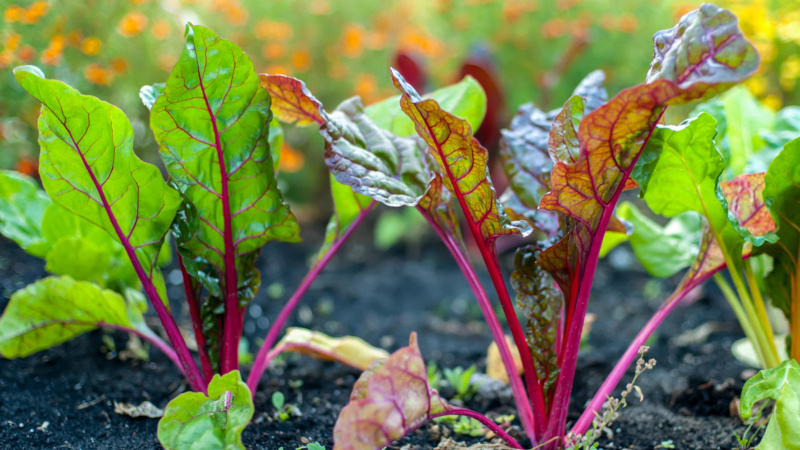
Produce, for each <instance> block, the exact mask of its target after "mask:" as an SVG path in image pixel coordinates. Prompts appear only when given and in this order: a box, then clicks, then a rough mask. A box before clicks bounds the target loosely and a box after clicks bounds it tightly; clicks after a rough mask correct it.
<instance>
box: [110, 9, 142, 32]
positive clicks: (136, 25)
mask: <svg viewBox="0 0 800 450" xmlns="http://www.w3.org/2000/svg"><path fill="white" fill-rule="evenodd" d="M146 26H147V17H145V15H144V14H142V13H140V12H138V11H133V12H130V13H128V14H126V15H125V17H123V18H122V20H121V21H120V22H119V25H118V26H117V31H119V34H121V35H123V36H125V37H132V36H136V35H137V34H139V33H141V32H142V31H144V28H145V27H146Z"/></svg>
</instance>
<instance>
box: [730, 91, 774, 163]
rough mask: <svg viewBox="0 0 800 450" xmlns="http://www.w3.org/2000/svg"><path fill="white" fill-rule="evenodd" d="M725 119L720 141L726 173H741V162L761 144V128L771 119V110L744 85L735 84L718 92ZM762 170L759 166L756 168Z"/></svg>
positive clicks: (769, 122) (757, 149) (771, 121)
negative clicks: (722, 136)
mask: <svg viewBox="0 0 800 450" xmlns="http://www.w3.org/2000/svg"><path fill="white" fill-rule="evenodd" d="M721 100H722V104H723V106H724V113H725V119H726V122H727V126H726V130H727V131H726V133H725V136H724V139H723V140H722V142H721V147H722V149H723V151H722V153H723V155H725V156H726V158H725V166H726V167H727V168H728V173H729V175H728V176H729V177H731V178H732V177H735V176H737V175H741V174H742V173H745V166H748V165H749V164H748V163H749V162H750V161H751V160H752V159H753V157H754V156H755V155H756V153H757V152H759V150H761V148H762V147H763V146H764V140H763V139H762V138H761V132H762V131H765V130H769V129H771V128H772V127H773V125H774V123H775V113H774V112H773V111H772V110H771V109H769V108H767V107H766V106H764V105H762V104H761V102H759V101H758V100H757V99H756V98H755V97H754V96H753V94H751V93H750V91H749V90H748V89H747V88H746V87H744V86H737V87H735V88H733V89H731V90H730V91H728V92H726V93H725V94H723V95H722V96H721ZM760 171H761V172H763V169H762V170H760Z"/></svg>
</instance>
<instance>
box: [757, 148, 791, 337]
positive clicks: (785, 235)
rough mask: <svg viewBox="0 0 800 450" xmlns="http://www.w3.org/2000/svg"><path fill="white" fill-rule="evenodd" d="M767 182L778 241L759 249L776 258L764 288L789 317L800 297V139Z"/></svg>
mask: <svg viewBox="0 0 800 450" xmlns="http://www.w3.org/2000/svg"><path fill="white" fill-rule="evenodd" d="M765 181H766V188H765V189H764V201H765V203H766V205H767V208H768V209H769V211H770V213H771V215H772V218H773V219H774V220H775V223H776V224H777V232H776V233H777V235H778V237H779V239H778V241H777V242H776V243H773V244H767V245H765V246H764V247H763V248H762V249H759V251H761V252H766V253H768V254H770V255H771V256H772V257H773V258H775V263H774V268H773V270H772V272H770V274H769V275H768V276H767V278H766V282H765V283H764V286H765V287H766V289H767V291H768V292H769V296H770V298H771V300H772V302H773V304H774V305H775V306H777V307H778V308H780V309H781V310H783V311H784V313H786V314H787V316H788V315H789V314H790V312H791V305H792V301H793V300H792V299H797V298H798V297H797V296H798V292H797V289H800V287H798V283H800V280H798V279H797V265H798V258H800V138H799V139H795V140H793V141H791V142H789V143H788V144H786V146H785V147H784V148H783V150H782V151H781V153H780V154H778V156H777V157H776V158H775V160H774V161H773V162H772V164H770V166H769V170H768V171H767V175H766V180H765ZM793 289H794V291H793ZM795 301H796V300H795ZM792 319H793V320H800V319H798V318H792ZM795 345H796V344H795Z"/></svg>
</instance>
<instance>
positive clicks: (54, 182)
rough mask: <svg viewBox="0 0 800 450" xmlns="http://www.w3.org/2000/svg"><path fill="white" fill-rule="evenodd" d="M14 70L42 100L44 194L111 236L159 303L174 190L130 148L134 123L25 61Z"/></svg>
mask: <svg viewBox="0 0 800 450" xmlns="http://www.w3.org/2000/svg"><path fill="white" fill-rule="evenodd" d="M14 75H15V76H16V78H17V81H18V82H19V83H20V85H21V86H22V87H23V88H24V89H25V90H26V91H28V92H29V93H30V94H31V95H33V96H34V97H35V98H36V99H37V100H39V101H40V102H42V111H41V116H40V117H39V133H40V136H39V144H40V146H41V154H40V163H39V168H40V173H41V176H42V184H43V185H44V188H45V190H46V191H47V193H48V194H49V196H50V198H51V199H53V201H54V202H55V203H57V204H59V205H60V206H62V207H64V208H66V209H68V210H69V211H71V212H72V213H74V214H77V215H79V216H80V217H82V218H83V219H86V220H87V221H89V222H91V223H92V224H94V225H96V226H98V227H100V228H102V229H104V230H105V231H106V232H107V233H108V234H109V235H111V236H113V237H114V238H115V239H117V240H118V241H119V242H120V243H121V244H122V246H123V247H124V248H125V250H126V253H127V254H128V256H129V257H130V258H131V259H133V258H134V257H135V260H134V261H132V262H133V263H134V264H135V266H136V265H140V266H141V269H142V272H143V276H144V277H146V278H148V279H150V280H152V281H153V283H154V284H155V285H156V286H157V289H158V291H159V294H160V296H161V297H162V301H164V302H166V296H165V295H164V289H163V278H162V276H161V271H160V270H159V269H158V266H157V260H158V257H159V253H160V252H161V249H162V246H163V245H162V244H163V242H164V238H165V236H166V233H167V230H168V229H169V226H170V223H171V222H172V219H173V217H174V216H175V212H176V210H177V209H178V206H179V204H180V197H179V195H178V193H177V192H176V191H174V190H172V189H170V188H169V187H168V186H167V185H166V183H165V182H164V180H163V178H162V177H161V172H159V170H158V168H156V167H155V166H153V165H151V164H147V163H145V162H143V161H142V160H140V159H139V158H138V157H137V156H136V155H135V154H134V152H133V129H132V128H131V124H130V122H129V121H128V119H127V117H125V114H124V113H123V112H122V111H120V110H119V109H118V108H116V107H115V106H112V105H109V104H108V103H105V102H102V101H100V100H98V99H97V98H95V97H91V96H85V95H81V94H80V93H79V92H78V91H76V90H75V89H72V88H71V87H69V86H67V85H66V84H64V83H62V82H60V81H56V80H46V79H45V78H44V77H43V74H42V72H41V71H40V70H39V69H37V68H35V67H32V66H23V67H18V68H16V69H15V70H14ZM151 297H152V296H151ZM151 301H153V302H156V301H157V299H155V298H151Z"/></svg>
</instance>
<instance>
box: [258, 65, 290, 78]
mask: <svg viewBox="0 0 800 450" xmlns="http://www.w3.org/2000/svg"><path fill="white" fill-rule="evenodd" d="M264 73H268V74H270V75H291V73H292V72H291V71H290V70H289V69H287V68H286V67H285V66H282V65H280V64H270V65H269V66H267V68H266V69H264Z"/></svg>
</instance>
